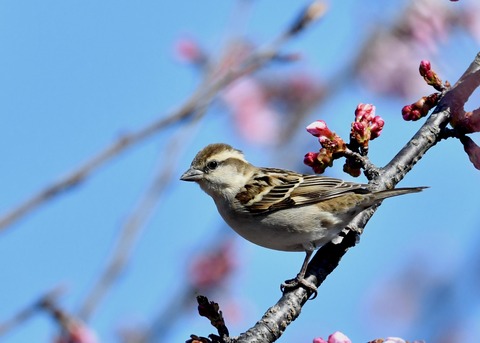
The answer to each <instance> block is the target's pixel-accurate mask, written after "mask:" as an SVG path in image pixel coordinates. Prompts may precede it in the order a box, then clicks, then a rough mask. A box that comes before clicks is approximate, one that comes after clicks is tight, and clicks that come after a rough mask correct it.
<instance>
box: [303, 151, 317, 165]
mask: <svg viewBox="0 0 480 343" xmlns="http://www.w3.org/2000/svg"><path fill="white" fill-rule="evenodd" d="M317 157H318V152H307V153H306V154H305V157H304V158H303V163H305V164H306V165H307V166H309V167H313V165H314V164H315V162H317Z"/></svg>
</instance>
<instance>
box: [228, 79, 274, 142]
mask: <svg viewBox="0 0 480 343" xmlns="http://www.w3.org/2000/svg"><path fill="white" fill-rule="evenodd" d="M222 99H223V100H224V101H225V104H226V105H227V106H228V107H229V108H230V110H231V111H232V113H233V118H234V121H235V128H236V129H237V130H238V131H239V133H240V134H241V135H242V136H243V138H245V139H247V140H248V141H250V142H253V143H261V144H275V143H276V142H278V139H279V135H278V133H279V131H280V123H279V114H278V113H277V112H276V111H275V110H274V109H273V108H271V106H270V105H269V103H268V99H267V95H266V94H265V89H264V88H263V87H262V85H261V84H260V83H259V82H258V81H257V80H256V79H254V78H253V77H244V78H241V79H239V80H237V81H235V82H234V83H232V84H231V85H230V86H229V87H227V88H226V89H225V91H224V92H223V93H222Z"/></svg>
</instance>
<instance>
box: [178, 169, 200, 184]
mask: <svg viewBox="0 0 480 343" xmlns="http://www.w3.org/2000/svg"><path fill="white" fill-rule="evenodd" d="M201 179H203V171H201V170H198V169H193V168H190V169H188V170H187V171H186V172H185V173H183V175H182V176H181V177H180V180H182V181H200V180H201Z"/></svg>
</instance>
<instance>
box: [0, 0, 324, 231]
mask: <svg viewBox="0 0 480 343" xmlns="http://www.w3.org/2000/svg"><path fill="white" fill-rule="evenodd" d="M322 4H323V2H322V1H312V2H311V4H310V5H309V6H307V7H306V9H305V10H304V11H303V12H302V14H301V15H300V17H299V18H298V19H297V20H296V21H294V22H293V24H291V25H290V26H287V28H286V29H285V31H284V32H282V34H280V35H279V36H278V37H277V38H276V39H274V40H273V41H272V42H271V43H270V44H267V45H266V46H264V47H263V48H259V49H257V50H256V51H254V52H252V53H251V54H250V55H249V56H248V57H246V58H245V60H243V61H242V63H240V64H238V65H235V66H233V67H231V68H224V67H223V68H222V61H220V63H219V65H218V66H217V67H218V68H215V67H214V68H212V71H211V72H210V74H209V75H207V76H206V77H205V79H204V80H203V82H201V83H200V85H199V86H198V87H197V89H196V90H195V91H194V93H193V94H192V95H191V96H190V97H189V98H188V99H187V100H186V101H185V102H184V103H183V105H181V106H180V107H179V108H178V109H177V110H174V111H173V112H171V113H169V114H167V115H166V116H165V117H162V118H160V119H158V120H156V121H154V122H152V123H150V124H148V125H146V126H144V127H143V128H141V129H139V130H137V131H135V132H132V133H129V134H126V135H123V136H122V137H120V138H119V139H117V140H116V141H115V142H113V143H112V144H110V145H109V146H107V147H106V148H105V149H103V150H102V151H100V152H99V153H97V154H96V155H95V156H93V157H92V158H91V159H89V160H88V161H87V162H85V163H84V164H82V165H80V166H79V167H77V168H76V169H74V170H73V171H72V172H70V173H68V174H67V175H65V176H64V177H62V178H60V179H58V180H56V181H54V182H52V183H51V184H50V185H48V186H46V187H45V188H44V189H42V190H40V191H39V192H37V193H36V194H34V195H32V196H31V197H30V198H28V199H27V200H25V201H24V202H23V203H21V204H19V205H17V206H16V207H14V208H13V209H12V210H10V211H9V212H7V213H5V214H3V215H2V216H0V230H2V229H5V228H6V227H8V226H10V225H12V224H14V223H15V222H16V221H18V220H19V219H20V218H22V217H24V216H25V215H27V214H29V213H30V212H32V211H33V210H35V209H36V208H38V207H40V206H41V205H43V204H45V203H46V202H47V201H50V200H53V199H54V198H56V197H57V196H59V195H60V194H62V193H64V192H66V191H68V190H70V189H72V188H73V187H74V186H77V185H79V184H81V183H82V182H83V181H85V180H86V179H87V178H88V177H90V176H91V175H92V174H93V173H94V172H96V171H97V170H98V169H99V168H100V167H101V166H103V165H104V164H105V163H107V162H109V161H110V160H111V159H113V158H114V157H116V156H118V155H120V154H121V153H123V152H125V151H126V150H128V149H129V148H132V147H133V146H135V145H137V144H139V143H141V142H143V141H145V140H146V139H149V138H151V137H152V136H154V135H155V134H158V133H159V132H160V131H162V130H163V129H165V128H167V127H170V126H172V125H173V124H176V123H179V122H182V121H185V120H191V119H192V117H194V115H195V113H197V112H198V111H204V110H205V109H206V108H208V106H209V105H210V103H211V102H212V101H213V100H214V99H215V96H216V94H217V93H218V92H219V91H220V90H221V89H222V88H224V87H226V86H227V85H229V84H230V83H232V82H233V81H235V80H236V79H238V78H240V77H242V76H244V75H246V74H250V73H253V72H255V71H256V70H258V69H260V68H261V67H263V66H265V65H266V64H267V63H269V62H270V61H272V60H274V59H275V58H276V57H277V56H279V54H280V48H281V47H282V46H283V45H284V44H285V43H286V42H288V41H289V40H290V39H292V38H293V37H295V36H296V35H297V34H299V33H300V32H301V31H303V30H304V29H305V28H306V27H307V26H308V24H311V22H313V21H315V20H317V19H319V18H320V17H321V16H322V15H323V12H324V6H323V5H322Z"/></svg>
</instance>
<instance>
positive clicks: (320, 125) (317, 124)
mask: <svg viewBox="0 0 480 343" xmlns="http://www.w3.org/2000/svg"><path fill="white" fill-rule="evenodd" d="M306 129H307V131H308V132H309V133H311V134H312V135H314V136H315V137H320V136H327V137H330V136H332V131H330V129H329V128H328V127H327V123H325V121H323V120H317V121H314V122H313V123H311V124H310V125H308V126H307V128H306Z"/></svg>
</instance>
